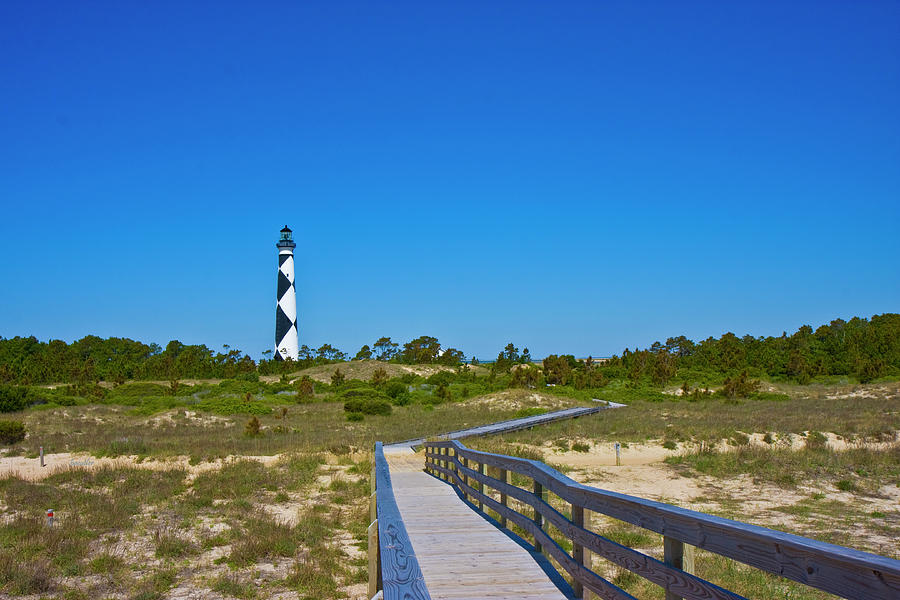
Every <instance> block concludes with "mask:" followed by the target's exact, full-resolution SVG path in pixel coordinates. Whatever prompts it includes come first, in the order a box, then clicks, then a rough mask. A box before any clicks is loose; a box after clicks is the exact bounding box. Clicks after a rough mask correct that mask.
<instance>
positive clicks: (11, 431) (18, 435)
mask: <svg viewBox="0 0 900 600" xmlns="http://www.w3.org/2000/svg"><path fill="white" fill-rule="evenodd" d="M24 439H25V424H24V423H23V422H22V421H7V420H2V421H0V443H2V444H7V445H9V444H16V443H18V442H21V441H22V440H24Z"/></svg>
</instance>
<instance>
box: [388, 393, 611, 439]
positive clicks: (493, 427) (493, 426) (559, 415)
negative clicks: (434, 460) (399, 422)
mask: <svg viewBox="0 0 900 600" xmlns="http://www.w3.org/2000/svg"><path fill="white" fill-rule="evenodd" d="M595 402H597V405H596V406H575V407H572V408H565V409H562V410H557V411H553V412H549V413H544V414H542V415H533V416H531V417H519V418H518V419H510V420H508V421H500V422H499V423H488V424H487V425H478V426H476V427H469V428H468V429H460V430H458V431H450V432H447V433H442V434H440V435H438V436H436V437H438V438H440V439H442V440H461V439H463V438H467V437H474V436H479V435H494V434H497V433H507V432H510V431H518V430H519V429H528V428H530V427H536V426H538V425H546V424H547V423H553V422H554V421H562V420H564V419H577V418H578V417H584V416H587V415H592V414H594V413H598V412H600V411H601V410H606V409H607V408H619V407H623V406H625V405H624V404H619V403H617V402H603V403H602V404H601V403H600V401H599V400H595ZM424 443H425V438H414V439H411V440H404V441H402V442H393V443H391V444H385V446H384V449H385V451H392V450H394V449H397V448H418V447H419V446H422V445H423V444H424Z"/></svg>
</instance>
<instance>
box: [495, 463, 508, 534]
mask: <svg viewBox="0 0 900 600" xmlns="http://www.w3.org/2000/svg"><path fill="white" fill-rule="evenodd" d="M498 479H499V480H500V481H502V482H503V483H509V471H507V470H506V469H500V477H498ZM500 504H502V505H503V506H504V507H508V506H509V502H508V501H507V499H506V492H500ZM500 527H506V516H505V515H500Z"/></svg>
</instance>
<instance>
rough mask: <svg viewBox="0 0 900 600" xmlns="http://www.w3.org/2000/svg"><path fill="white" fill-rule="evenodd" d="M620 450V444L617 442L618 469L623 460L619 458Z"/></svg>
mask: <svg viewBox="0 0 900 600" xmlns="http://www.w3.org/2000/svg"><path fill="white" fill-rule="evenodd" d="M619 448H621V445H620V444H619V442H616V466H617V467H618V466H621V465H622V459H621V457H620V456H619Z"/></svg>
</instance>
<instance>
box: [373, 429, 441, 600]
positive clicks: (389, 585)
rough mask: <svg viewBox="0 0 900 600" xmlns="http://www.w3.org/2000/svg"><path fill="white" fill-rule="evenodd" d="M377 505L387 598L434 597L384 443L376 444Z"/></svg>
mask: <svg viewBox="0 0 900 600" xmlns="http://www.w3.org/2000/svg"><path fill="white" fill-rule="evenodd" d="M375 495H376V501H375V508H376V511H377V514H378V520H377V523H378V549H379V555H378V558H379V562H380V563H381V584H382V586H383V588H382V589H383V590H384V598H385V600H431V596H430V595H429V594H428V589H427V588H426V586H425V578H424V577H423V576H422V571H421V570H420V568H419V562H418V560H417V559H416V555H415V553H414V552H413V547H412V542H410V540H409V534H408V533H407V531H406V527H405V526H404V524H403V518H402V517H401V515H400V509H399V508H397V501H396V498H395V497H394V488H393V485H392V482H391V474H390V470H389V468H388V464H387V461H386V460H385V458H384V450H383V448H382V444H381V442H377V443H376V444H375Z"/></svg>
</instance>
